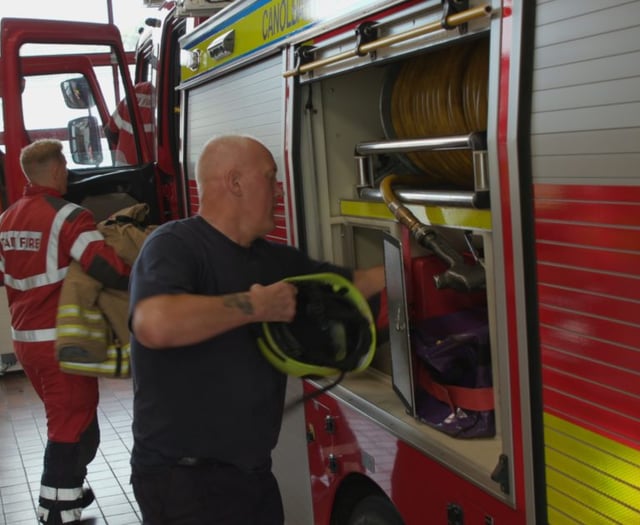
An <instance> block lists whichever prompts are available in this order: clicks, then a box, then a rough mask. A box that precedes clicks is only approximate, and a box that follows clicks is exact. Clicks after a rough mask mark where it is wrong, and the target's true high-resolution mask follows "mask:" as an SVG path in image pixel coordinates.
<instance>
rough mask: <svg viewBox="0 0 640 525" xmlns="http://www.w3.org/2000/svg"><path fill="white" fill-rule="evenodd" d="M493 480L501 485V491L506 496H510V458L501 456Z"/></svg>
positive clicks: (492, 475)
mask: <svg viewBox="0 0 640 525" xmlns="http://www.w3.org/2000/svg"><path fill="white" fill-rule="evenodd" d="M491 479H492V480H493V481H495V482H496V483H499V484H500V490H501V491H502V492H504V493H505V494H509V493H510V491H511V487H510V486H509V456H507V455H506V454H500V457H499V458H498V464H497V465H496V468H494V469H493V472H492V473H491Z"/></svg>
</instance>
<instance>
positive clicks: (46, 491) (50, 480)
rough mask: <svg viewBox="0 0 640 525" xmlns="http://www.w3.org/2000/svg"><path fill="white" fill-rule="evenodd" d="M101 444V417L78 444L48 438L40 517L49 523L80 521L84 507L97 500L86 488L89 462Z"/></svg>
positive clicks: (43, 521)
mask: <svg viewBox="0 0 640 525" xmlns="http://www.w3.org/2000/svg"><path fill="white" fill-rule="evenodd" d="M98 443H99V430H98V425H97V420H94V421H93V422H92V424H91V425H89V427H88V428H87V429H86V430H85V431H84V432H83V433H82V435H81V437H80V441H79V442H78V443H59V442H54V441H48V442H47V447H46V449H45V456H44V471H43V473H42V480H41V485H40V498H39V507H38V519H39V521H40V523H44V524H47V525H76V524H80V523H81V522H80V516H81V514H82V509H84V508H85V507H88V506H89V505H90V504H91V503H92V502H93V501H94V499H95V497H94V495H93V491H92V490H91V489H83V488H82V483H83V481H84V477H85V476H86V473H87V465H88V464H89V462H90V461H91V460H92V459H93V458H94V457H95V453H96V451H97V449H98Z"/></svg>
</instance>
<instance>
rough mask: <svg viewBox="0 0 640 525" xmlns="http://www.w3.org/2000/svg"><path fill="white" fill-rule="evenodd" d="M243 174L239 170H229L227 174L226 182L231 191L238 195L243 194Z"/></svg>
mask: <svg viewBox="0 0 640 525" xmlns="http://www.w3.org/2000/svg"><path fill="white" fill-rule="evenodd" d="M240 179H241V174H240V172H239V171H238V170H229V171H228V172H227V174H226V175H225V183H226V186H227V189H228V190H229V193H231V194H232V195H235V196H236V197H241V196H242V184H241V180H240Z"/></svg>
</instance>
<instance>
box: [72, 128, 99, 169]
mask: <svg viewBox="0 0 640 525" xmlns="http://www.w3.org/2000/svg"><path fill="white" fill-rule="evenodd" d="M68 128H69V148H70V150H71V158H72V159H73V162H75V163H76V164H90V165H93V166H98V165H99V164H100V163H101V162H102V144H101V143H100V126H99V124H98V120H97V119H96V118H95V117H79V118H76V119H73V120H70V121H69V125H68Z"/></svg>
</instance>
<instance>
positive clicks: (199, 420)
mask: <svg viewBox="0 0 640 525" xmlns="http://www.w3.org/2000/svg"><path fill="white" fill-rule="evenodd" d="M327 271H331V272H336V273H340V274H341V275H344V276H345V277H348V278H351V277H352V275H351V272H350V271H349V270H345V269H344V268H340V267H336V266H334V265H331V264H328V263H321V262H317V261H313V260H311V259H309V258H308V257H307V256H306V255H305V254H303V253H302V252H300V251H299V250H297V249H295V248H292V247H290V246H286V245H281V244H275V243H270V242H268V241H266V240H263V239H259V240H256V241H255V242H254V243H253V244H252V245H251V246H250V247H249V248H245V247H242V246H240V245H238V244H236V243H234V242H233V241H231V240H230V239H228V238H227V237H225V236H224V235H223V234H221V233H220V232H218V231H217V230H216V229H215V228H213V227H212V226H211V225H209V224H208V223H207V222H206V221H205V220H203V219H202V218H201V217H191V218H188V219H183V220H179V221H174V222H170V223H167V224H164V225H162V226H160V227H159V228H157V229H156V230H155V231H154V232H153V233H152V234H151V235H150V236H149V237H148V238H147V240H146V242H145V244H144V246H143V249H142V251H141V253H140V256H139V257H138V259H137V261H136V263H135V265H134V267H133V270H132V277H131V299H130V301H131V306H132V307H133V305H135V304H136V303H137V302H138V301H140V300H141V299H144V298H147V297H150V296H153V295H159V294H181V293H189V294H201V295H224V294H231V293H237V292H246V291H247V290H249V288H250V287H251V285H252V284H255V283H259V284H262V285H268V284H272V283H274V282H277V281H280V280H282V279H284V278H285V277H291V276H295V275H303V274H309V273H319V272H327ZM256 334H257V330H256V326H255V325H246V326H243V327H240V328H237V329H234V330H230V331H228V332H226V333H224V334H221V335H219V336H217V337H215V338H212V339H210V340H207V341H204V342H202V343H199V344H195V345H191V346H188V347H181V348H171V349H162V350H157V349H156V350H152V349H148V348H146V347H144V346H143V345H141V344H140V343H139V342H138V341H136V339H135V336H132V338H131V359H132V373H133V382H134V406H133V410H134V415H133V436H134V447H133V452H132V459H131V462H132V464H133V466H134V467H136V468H138V469H154V468H156V467H160V466H162V465H166V464H171V463H175V461H176V460H177V459H178V458H182V457H197V458H207V459H211V460H214V461H220V462H224V463H231V464H234V465H237V466H238V467H240V468H243V469H248V470H254V469H261V468H265V467H267V466H268V464H269V461H270V455H271V451H272V449H273V447H274V446H275V445H276V442H277V439H278V434H279V431H280V425H281V422H282V412H283V405H284V396H285V387H286V376H284V375H283V374H282V373H280V372H278V371H277V370H276V369H275V368H273V367H272V366H271V365H270V364H269V363H268V361H267V360H266V359H265V358H264V357H263V356H262V354H261V353H260V350H259V349H258V346H257V344H256Z"/></svg>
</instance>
